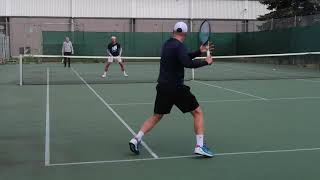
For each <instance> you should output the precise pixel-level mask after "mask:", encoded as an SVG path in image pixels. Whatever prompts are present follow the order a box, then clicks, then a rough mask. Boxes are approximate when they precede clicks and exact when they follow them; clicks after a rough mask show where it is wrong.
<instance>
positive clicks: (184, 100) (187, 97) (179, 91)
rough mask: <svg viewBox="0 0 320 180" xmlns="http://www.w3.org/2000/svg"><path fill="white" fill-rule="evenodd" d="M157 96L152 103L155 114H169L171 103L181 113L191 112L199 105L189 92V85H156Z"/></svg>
mask: <svg viewBox="0 0 320 180" xmlns="http://www.w3.org/2000/svg"><path fill="white" fill-rule="evenodd" d="M156 89H157V97H156V101H155V105H154V113H155V114H169V113H170V111H171V109H172V107H173V105H176V106H177V107H178V108H179V109H180V110H181V111H182V112H183V113H187V112H191V111H193V110H195V109H197V108H198V107H199V103H198V101H197V99H196V97H195V96H194V95H193V94H192V93H191V92H190V87H189V86H185V85H183V86H181V87H176V88H169V87H168V86H165V85H160V84H158V85H157V88H156Z"/></svg>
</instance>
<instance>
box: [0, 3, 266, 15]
mask: <svg viewBox="0 0 320 180" xmlns="http://www.w3.org/2000/svg"><path fill="white" fill-rule="evenodd" d="M0 4H1V6H0V16H9V17H10V16H14V17H26V16H29V17H76V18H96V17H98V18H169V19H171V18H172V19H177V18H178V19H189V18H194V19H204V18H206V19H256V18H257V17H258V16H259V15H263V14H265V13H267V12H268V10H267V9H266V7H265V6H264V5H262V4H260V3H259V2H258V1H252V0H250V1H247V0H0ZM245 9H247V10H245Z"/></svg>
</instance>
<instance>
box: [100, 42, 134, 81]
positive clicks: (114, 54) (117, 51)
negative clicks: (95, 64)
mask: <svg viewBox="0 0 320 180" xmlns="http://www.w3.org/2000/svg"><path fill="white" fill-rule="evenodd" d="M121 53H122V48H121V46H120V44H119V43H117V38H116V37H115V36H112V37H111V43H109V44H108V48H107V54H108V56H110V57H109V58H108V61H107V63H106V65H105V68H104V73H103V75H102V77H107V72H108V69H109V66H110V65H111V63H113V59H116V60H117V61H118V63H119V65H120V67H121V71H122V72H123V75H124V76H126V77H127V76H128V74H127V73H126V71H125V70H124V63H123V61H122V59H121Z"/></svg>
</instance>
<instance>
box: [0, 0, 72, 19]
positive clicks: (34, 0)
mask: <svg viewBox="0 0 320 180" xmlns="http://www.w3.org/2000/svg"><path fill="white" fill-rule="evenodd" d="M3 1H6V6H7V7H6V9H7V12H6V15H5V16H40V17H41V16H42V17H50V16H52V17H69V16H71V11H70V10H71V3H70V2H71V1H70V0H0V2H1V4H2V2H3ZM69 1H70V2H69Z"/></svg>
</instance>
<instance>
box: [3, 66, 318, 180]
mask: <svg viewBox="0 0 320 180" xmlns="http://www.w3.org/2000/svg"><path fill="white" fill-rule="evenodd" d="M225 66H226V67H225ZM264 66H265V67H266V68H264V69H259V68H258V67H256V66H255V67H252V66H248V65H247V66H246V68H244V67H242V66H235V65H233V66H232V67H234V68H235V70H234V71H233V70H230V66H228V65H225V64H223V63H221V64H219V63H217V64H216V65H215V66H214V67H210V68H211V69H207V70H206V69H204V70H203V72H205V71H210V72H211V71H218V72H219V74H220V75H221V73H222V72H229V73H228V74H226V75H224V77H225V76H227V75H230V79H232V75H236V74H232V73H238V74H239V73H241V72H242V73H243V74H245V76H243V78H242V80H230V81H229V80H221V81H218V80H215V81H212V80H210V79H205V80H201V78H200V80H197V79H196V80H190V81H187V82H186V84H187V85H189V86H190V87H191V88H192V91H193V93H194V94H195V95H196V96H197V98H198V100H199V101H200V104H201V106H202V108H203V110H204V113H205V124H206V136H205V138H206V142H207V144H208V146H209V147H211V149H212V150H214V151H215V153H216V156H215V157H214V158H212V159H206V158H201V157H197V156H194V155H193V154H192V152H193V147H194V144H195V139H194V133H193V120H192V116H190V115H188V114H182V113H181V112H180V111H179V110H178V109H176V108H174V109H173V111H172V113H171V114H170V115H168V116H166V117H164V119H163V120H162V121H161V123H160V124H159V125H158V127H157V128H155V129H154V130H153V131H152V132H151V134H149V135H148V136H146V137H145V139H144V141H145V144H146V146H147V148H146V146H145V147H143V148H142V152H141V154H140V155H139V156H136V155H133V154H132V153H131V152H130V150H129V148H128V141H129V139H130V138H131V136H132V134H131V131H132V130H133V131H134V132H136V131H137V130H138V129H139V126H140V124H141V123H142V122H143V121H144V120H145V119H146V118H147V117H148V116H149V115H150V114H151V113H152V111H153V100H154V97H155V83H151V82H150V83H143V82H140V83H112V82H110V83H101V81H102V80H101V79H99V77H100V75H101V71H99V70H100V69H101V68H103V65H102V64H93V65H92V64H81V63H79V64H77V63H76V64H73V65H72V68H70V69H68V68H63V67H62V64H58V63H41V64H26V65H25V67H24V70H25V71H24V73H25V74H26V78H25V79H24V80H25V81H26V82H27V80H28V76H27V74H28V73H29V72H35V71H37V72H36V74H37V77H38V78H37V79H36V80H33V81H32V76H29V80H30V79H31V81H30V83H31V82H36V83H34V84H40V85H24V86H22V87H20V86H18V85H16V84H17V83H18V81H17V74H18V73H17V72H18V66H17V65H3V66H0V70H1V71H0V74H1V77H6V78H1V81H2V82H1V83H0V84H1V85H0V86H1V95H0V96H1V102H0V104H1V110H2V112H3V113H2V118H1V119H2V122H1V129H0V138H1V141H0V143H1V146H0V147H1V148H0V152H1V153H0V159H1V161H0V162H1V164H0V165H1V168H0V174H1V179H66V178H68V179H102V178H105V179H172V178H173V177H174V179H194V178H201V179H306V178H307V179H318V177H319V176H320V173H319V166H320V163H319V162H320V142H319V138H318V137H319V136H320V131H319V128H318V127H319V125H320V121H319V107H320V94H319V92H320V77H319V74H320V73H319V71H311V70H303V72H302V71H299V76H298V77H301V78H298V77H295V76H292V77H290V78H282V77H288V71H289V73H293V72H296V71H294V69H292V67H291V69H289V70H288V69H284V68H283V67H279V66H277V67H274V66H271V65H264ZM269 66H270V67H269ZM28 68H29V69H30V70H28ZM239 68H240V69H239ZM127 69H128V73H129V78H130V76H131V77H132V78H137V79H138V78H141V77H145V76H151V77H152V78H156V76H155V75H156V73H150V74H147V75H144V76H143V73H144V72H143V71H135V66H134V65H130V63H128V65H127ZM252 69H255V70H252ZM273 69H276V70H273ZM110 71H111V72H112V73H113V74H112V77H117V78H122V77H118V75H120V72H119V74H117V73H118V71H119V67H118V66H117V65H115V64H114V65H112V67H111V70H110ZM252 71H253V72H252ZM39 72H40V73H39ZM93 73H95V74H96V76H95V78H96V79H93V78H92V77H93V76H94V75H93ZM130 73H131V74H130ZM135 73H137V76H135ZM317 73H318V74H317ZM31 74H32V73H31ZM138 74H139V76H138ZM252 74H254V75H255V77H257V78H253V77H251V76H252ZM267 74H269V76H268V77H269V78H265V80H261V79H260V78H259V77H262V75H263V77H266V76H267ZM295 74H297V73H295ZM302 74H303V75H302ZM306 74H307V75H306ZM280 75H281V76H280ZM284 75H285V76H284ZM196 76H197V73H196ZM307 76H308V78H306V77H307ZM63 77H65V79H63ZM187 77H188V76H187ZM244 77H247V79H250V80H246V78H244ZM309 77H312V78H309ZM254 79H255V80H254ZM257 79H259V80H257ZM262 79H263V78H262ZM63 80H65V82H64V83H63V82H62V81H63ZM133 80H134V79H133ZM104 81H108V80H104ZM116 81H126V80H123V79H116ZM150 81H151V79H150ZM93 82H97V83H93ZM114 82H115V81H114ZM31 84H32V83H31Z"/></svg>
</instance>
